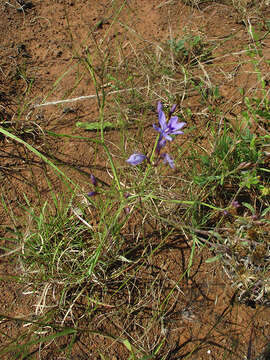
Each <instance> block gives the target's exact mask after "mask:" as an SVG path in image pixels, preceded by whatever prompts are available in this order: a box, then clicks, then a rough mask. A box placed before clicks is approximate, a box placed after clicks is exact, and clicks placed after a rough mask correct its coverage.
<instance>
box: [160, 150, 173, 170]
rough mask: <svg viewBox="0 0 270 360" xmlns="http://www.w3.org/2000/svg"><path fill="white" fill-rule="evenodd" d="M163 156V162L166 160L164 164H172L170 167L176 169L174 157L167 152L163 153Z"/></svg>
mask: <svg viewBox="0 0 270 360" xmlns="http://www.w3.org/2000/svg"><path fill="white" fill-rule="evenodd" d="M161 156H162V157H163V159H164V160H163V162H164V164H167V163H168V164H169V165H170V167H171V168H172V169H174V161H173V159H172V158H171V157H170V155H169V154H167V153H165V154H162V155H161Z"/></svg>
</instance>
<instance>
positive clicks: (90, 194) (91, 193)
mask: <svg viewBox="0 0 270 360" xmlns="http://www.w3.org/2000/svg"><path fill="white" fill-rule="evenodd" d="M95 195H97V192H96V191H90V192H89V193H88V194H87V196H90V197H91V196H95Z"/></svg>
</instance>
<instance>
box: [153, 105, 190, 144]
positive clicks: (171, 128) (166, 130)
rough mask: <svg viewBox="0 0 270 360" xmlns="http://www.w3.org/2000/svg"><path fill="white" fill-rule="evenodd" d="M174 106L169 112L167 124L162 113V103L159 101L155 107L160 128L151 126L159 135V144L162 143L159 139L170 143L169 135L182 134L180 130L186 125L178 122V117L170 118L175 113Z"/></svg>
mask: <svg viewBox="0 0 270 360" xmlns="http://www.w3.org/2000/svg"><path fill="white" fill-rule="evenodd" d="M175 108H176V105H173V107H172V108H171V111H170V118H169V121H168V123H167V121H166V116H165V113H164V111H163V110H162V109H163V107H162V103H161V102H160V101H159V102H158V106H157V111H158V122H159V125H160V127H158V126H156V125H155V124H154V125H153V127H154V129H155V130H156V131H158V132H159V133H160V135H161V138H160V140H159V143H160V142H161V141H162V140H161V139H162V138H164V140H163V141H165V142H166V140H169V141H172V137H171V136H170V135H178V134H183V131H181V129H182V128H183V127H184V126H185V125H186V123H185V122H178V116H171V115H172V113H173V112H174V111H175Z"/></svg>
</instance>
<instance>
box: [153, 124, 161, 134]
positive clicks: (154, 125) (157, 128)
mask: <svg viewBox="0 0 270 360" xmlns="http://www.w3.org/2000/svg"><path fill="white" fill-rule="evenodd" d="M153 128H154V129H155V130H156V131H158V132H159V133H162V132H163V130H162V129H161V128H160V127H158V126H157V125H156V124H153Z"/></svg>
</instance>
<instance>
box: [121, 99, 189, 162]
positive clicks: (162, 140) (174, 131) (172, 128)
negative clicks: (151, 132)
mask: <svg viewBox="0 0 270 360" xmlns="http://www.w3.org/2000/svg"><path fill="white" fill-rule="evenodd" d="M175 109H176V105H173V106H172V108H171V110H170V112H169V117H168V122H167V120H166V115H165V113H164V111H163V105H162V103H161V101H159V102H158V105H157V112H158V121H159V125H160V126H157V125H156V124H153V128H154V129H155V130H156V131H157V132H159V138H158V141H157V143H156V148H155V151H156V153H157V161H156V163H155V165H157V164H158V163H159V161H160V160H161V159H163V162H164V163H165V164H166V163H168V164H169V166H170V167H171V168H174V161H173V159H172V158H171V157H170V155H169V154H168V153H161V150H162V148H164V146H165V145H166V142H167V141H172V140H173V137H172V136H171V135H179V134H183V131H181V129H182V128H183V127H184V126H185V125H186V123H185V122H179V121H178V116H176V115H174V116H173V113H174V112H175ZM144 160H147V161H148V162H149V163H150V159H149V158H148V157H147V156H146V155H144V154H141V153H134V154H132V155H131V156H130V157H129V158H128V159H127V160H126V161H127V163H129V164H130V165H133V166H135V165H139V164H141V163H142V162H143V161H144Z"/></svg>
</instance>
